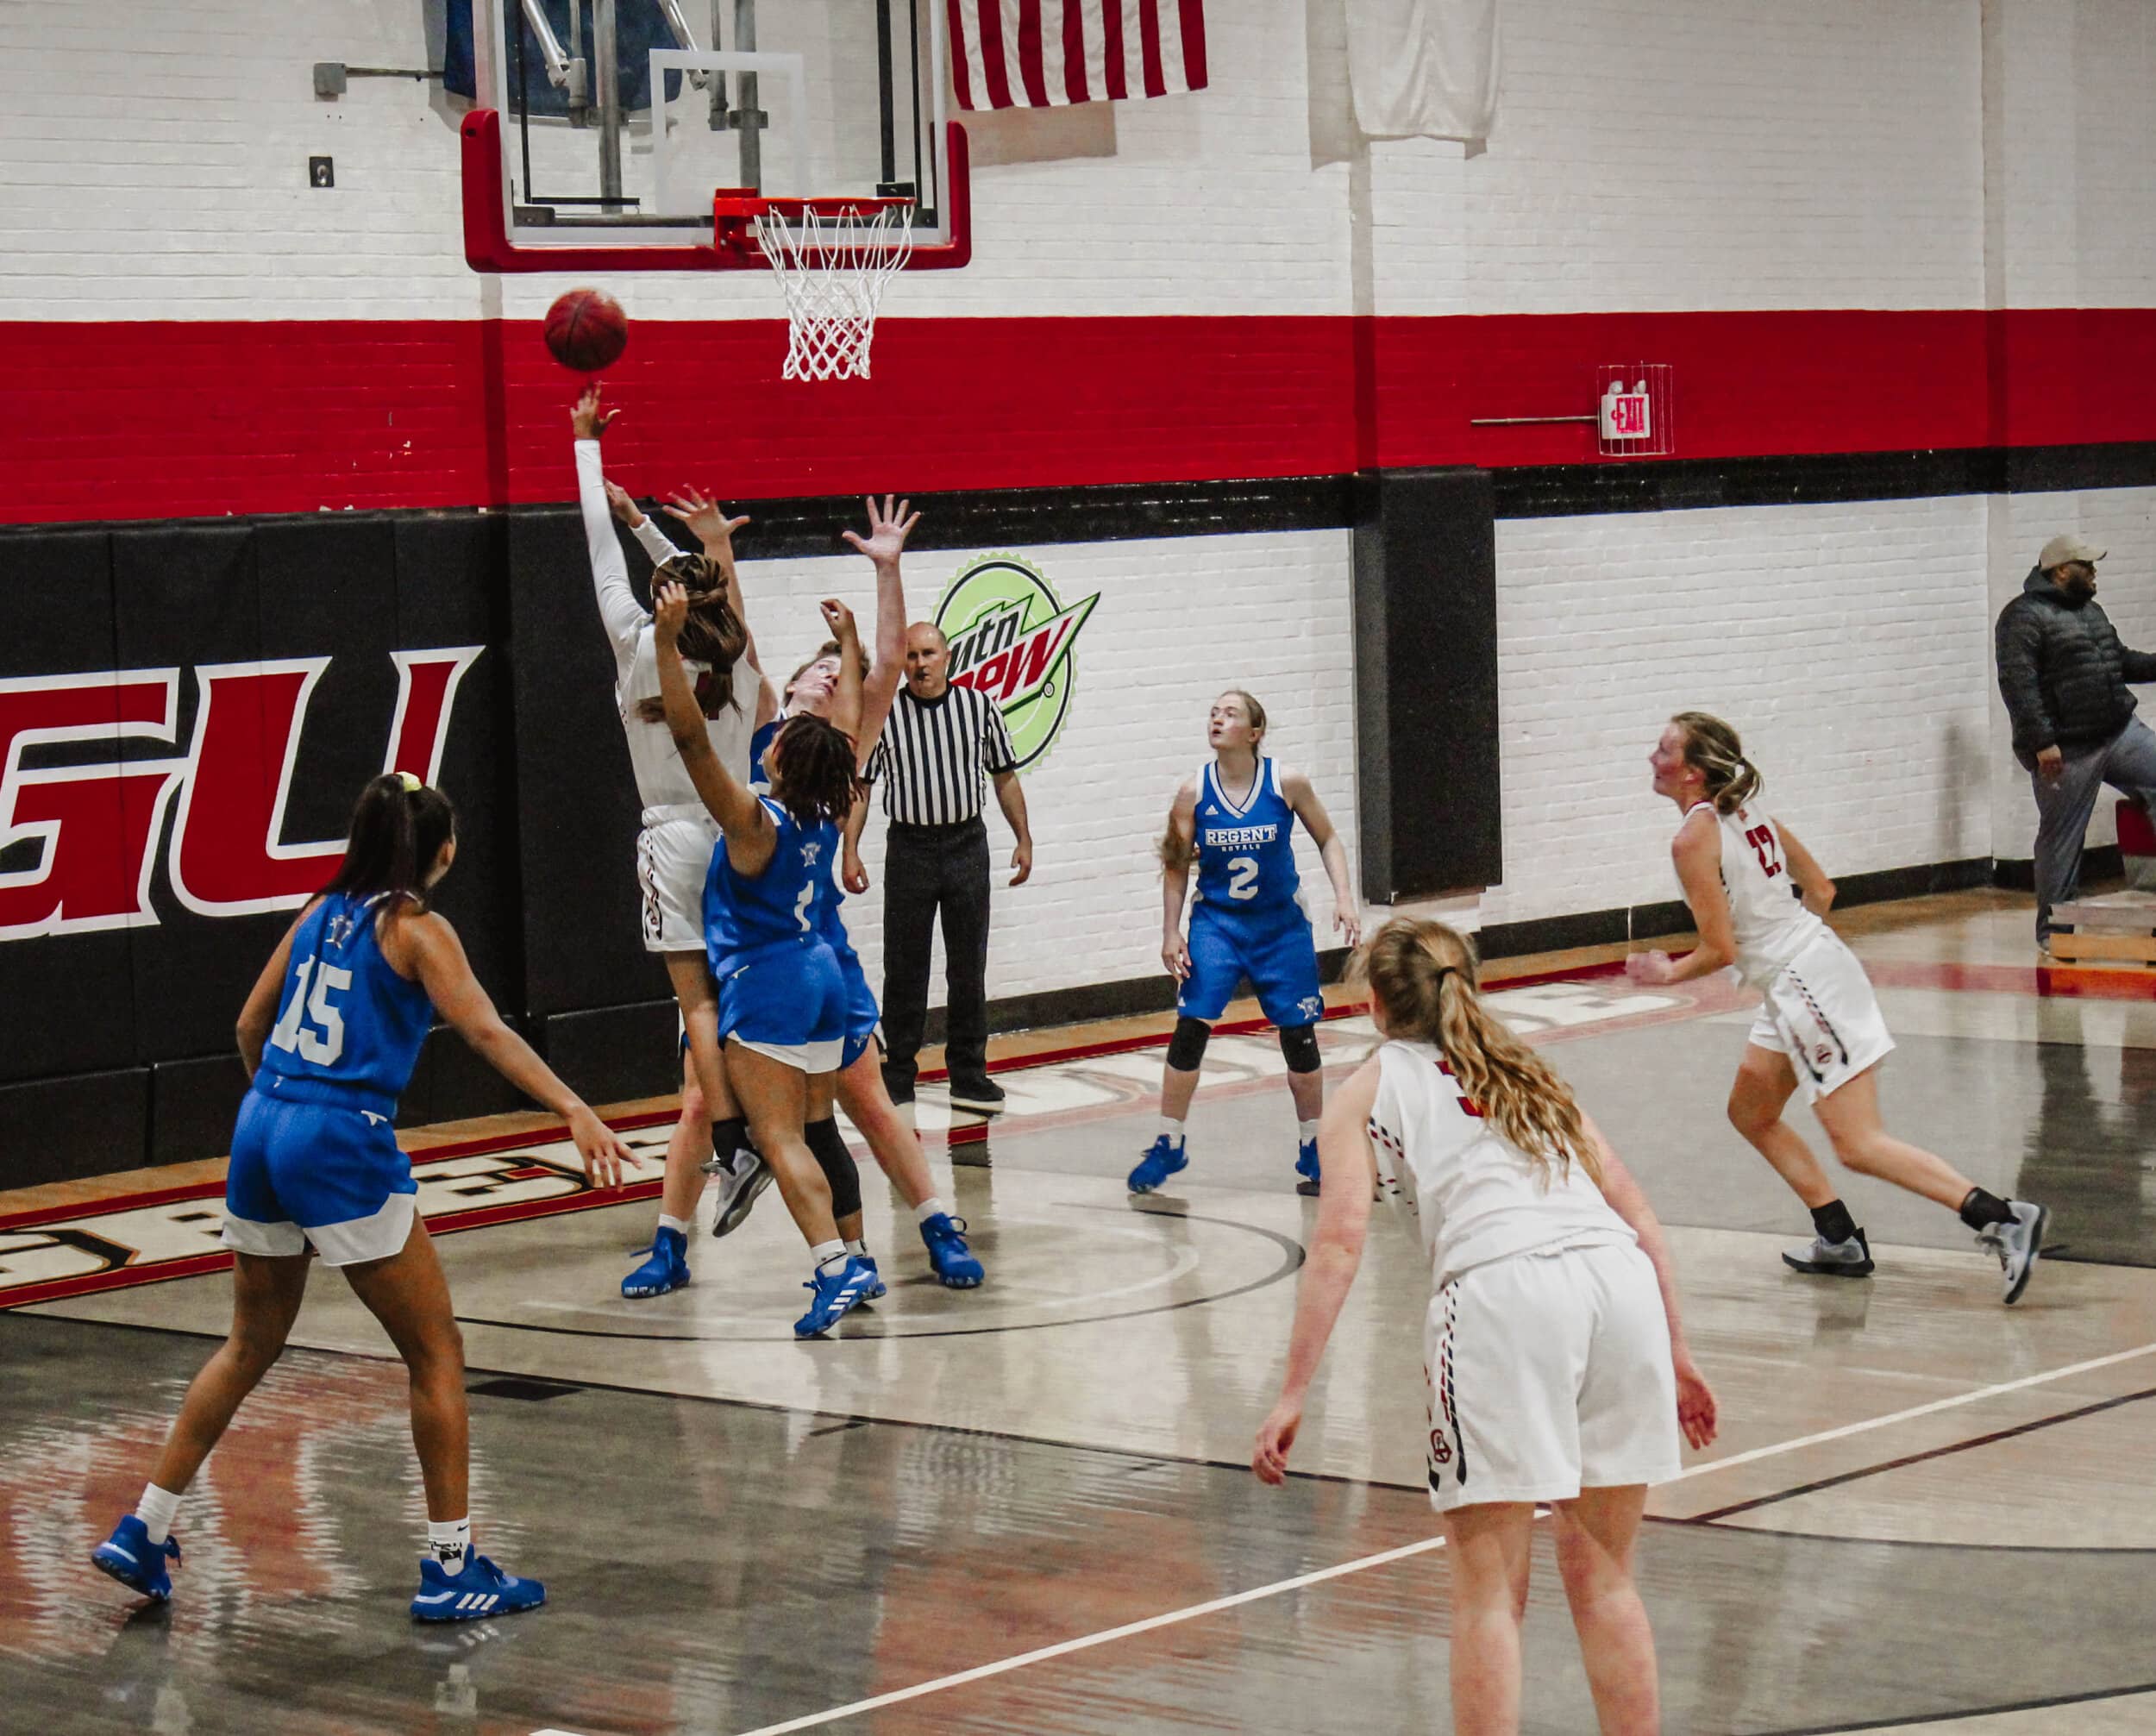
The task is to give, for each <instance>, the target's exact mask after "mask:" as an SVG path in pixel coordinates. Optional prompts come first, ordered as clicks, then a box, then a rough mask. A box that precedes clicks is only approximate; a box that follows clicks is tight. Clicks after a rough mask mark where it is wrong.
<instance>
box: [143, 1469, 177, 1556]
mask: <svg viewBox="0 0 2156 1736" xmlns="http://www.w3.org/2000/svg"><path fill="white" fill-rule="evenodd" d="M178 1512H179V1496H178V1495H174V1494H173V1493H172V1490H170V1489H168V1488H159V1487H158V1486H157V1485H156V1484H155V1483H154V1482H151V1483H145V1484H143V1485H142V1499H141V1501H139V1502H138V1503H137V1504H136V1506H135V1517H136V1518H137V1519H139V1520H141V1521H142V1529H143V1530H145V1531H147V1532H149V1534H150V1541H151V1542H152V1543H162V1542H164V1541H165V1539H166V1538H168V1537H170V1536H171V1535H172V1515H173V1514H176V1513H178Z"/></svg>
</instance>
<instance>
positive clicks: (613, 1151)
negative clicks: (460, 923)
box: [384, 914, 642, 1188]
mask: <svg viewBox="0 0 2156 1736" xmlns="http://www.w3.org/2000/svg"><path fill="white" fill-rule="evenodd" d="M384 956H385V957H387V958H388V959H389V962H390V963H391V965H392V967H394V968H398V970H400V971H401V972H402V973H403V974H404V975H406V976H410V977H412V978H415V979H417V981H418V983H419V985H420V986H421V987H423V988H424V989H425V990H426V991H427V998H428V999H429V1000H431V1001H433V1002H434V1008H435V1011H436V1012H438V1013H440V1014H441V1015H442V1022H443V1023H444V1024H446V1025H450V1026H451V1027H453V1028H454V1030H455V1031H456V1033H457V1035H458V1036H459V1037H462V1038H463V1039H464V1040H465V1041H466V1042H467V1043H469V1044H471V1046H472V1052H473V1054H475V1055H477V1056H479V1059H480V1060H482V1061H484V1062H486V1064H487V1065H488V1066H489V1067H492V1069H494V1070H495V1071H496V1072H497V1073H498V1074H500V1075H502V1077H503V1078H505V1079H506V1080H507V1081H509V1082H510V1083H511V1085H513V1086H515V1087H517V1089H518V1090H519V1091H521V1092H523V1094H524V1095H525V1096H527V1097H530V1098H531V1099H532V1100H534V1101H536V1102H538V1103H541V1104H543V1105H544V1106H546V1107H547V1108H548V1109H551V1110H552V1111H553V1112H555V1114H556V1115H559V1116H561V1118H562V1119H564V1120H566V1121H567V1123H568V1124H569V1136H570V1137H571V1138H573V1139H574V1140H575V1141H576V1149H577V1151H578V1153H579V1155H580V1156H582V1157H583V1159H584V1177H585V1180H586V1181H589V1182H590V1183H591V1184H592V1186H593V1187H594V1188H612V1187H616V1186H617V1185H619V1183H620V1182H621V1181H622V1180H623V1174H622V1171H623V1167H624V1165H626V1166H627V1167H628V1168H630V1169H636V1168H637V1167H638V1165H639V1164H640V1163H641V1162H642V1160H641V1159H640V1158H638V1157H637V1156H636V1153H635V1152H633V1151H631V1150H630V1149H629V1148H628V1147H627V1146H626V1145H624V1144H622V1142H621V1139H620V1138H619V1137H618V1136H617V1135H616V1134H615V1132H614V1131H613V1130H612V1129H611V1128H610V1127H608V1126H607V1125H606V1124H605V1122H603V1121H601V1120H600V1119H599V1117H598V1116H597V1115H595V1114H593V1113H592V1109H591V1106H590V1105H588V1104H586V1102H585V1100H583V1099H582V1098H581V1097H579V1096H578V1095H577V1094H576V1093H575V1092H573V1091H572V1090H570V1089H569V1087H567V1086H566V1085H564V1084H563V1083H562V1082H561V1079H560V1077H559V1076H558V1075H556V1074H555V1071H554V1069H552V1068H550V1067H548V1065H547V1063H546V1062H543V1061H542V1060H541V1059H540V1058H539V1056H538V1055H537V1054H536V1052H535V1051H534V1050H533V1049H532V1047H531V1045H530V1043H526V1042H525V1041H524V1039H523V1037H519V1036H517V1033H516V1032H515V1031H511V1029H510V1028H509V1027H508V1026H507V1025H505V1024H504V1023H503V1022H502V1016H501V1014H500V1013H498V1012H496V1011H495V1010H494V1003H493V1001H492V1000H490V999H488V997H487V993H486V990H485V989H484V988H481V987H479V979H478V978H477V977H475V976H473V975H472V966H471V962H470V961H469V960H467V958H466V957H465V956H464V944H463V943H462V942H461V941H460V940H459V939H458V938H457V932H456V931H455V930H454V929H453V928H451V927H450V926H449V924H448V923H447V922H446V921H444V920H443V919H442V918H441V917H439V916H435V915H431V914H429V915H425V916H403V917H399V918H397V920H396V922H395V924H394V928H393V931H392V934H391V935H390V936H389V937H387V944H385V948H384Z"/></svg>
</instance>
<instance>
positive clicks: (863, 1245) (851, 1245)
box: [846, 1236, 868, 1260]
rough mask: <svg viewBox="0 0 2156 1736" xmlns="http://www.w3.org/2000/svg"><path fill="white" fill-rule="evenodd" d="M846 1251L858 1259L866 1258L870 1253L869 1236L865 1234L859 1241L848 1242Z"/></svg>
mask: <svg viewBox="0 0 2156 1736" xmlns="http://www.w3.org/2000/svg"><path fill="white" fill-rule="evenodd" d="M846 1251H847V1252H848V1253H849V1254H851V1255H852V1256H853V1257H854V1258H856V1260H860V1259H865V1258H866V1257H868V1238H867V1237H866V1236H863V1237H862V1238H861V1239H860V1240H859V1241H858V1242H852V1241H849V1242H848V1243H847V1244H846Z"/></svg>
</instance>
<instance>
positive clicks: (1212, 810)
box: [1206, 802, 1220, 820]
mask: <svg viewBox="0 0 2156 1736" xmlns="http://www.w3.org/2000/svg"><path fill="white" fill-rule="evenodd" d="M1206 818H1207V819H1209V820H1217V819H1219V818H1220V810H1219V809H1218V808H1216V807H1215V806H1213V804H1212V803H1211V802H1207V803H1206Z"/></svg>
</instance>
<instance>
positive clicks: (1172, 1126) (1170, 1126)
mask: <svg viewBox="0 0 2156 1736" xmlns="http://www.w3.org/2000/svg"><path fill="white" fill-rule="evenodd" d="M1160 1131H1162V1132H1163V1133H1164V1134H1166V1135H1167V1136H1168V1143H1169V1144H1171V1145H1180V1144H1182V1143H1183V1124H1182V1123H1181V1122H1180V1121H1178V1120H1176V1119H1175V1118H1174V1117H1173V1116H1170V1115H1163V1116H1162V1117H1161V1119H1160Z"/></svg>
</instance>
